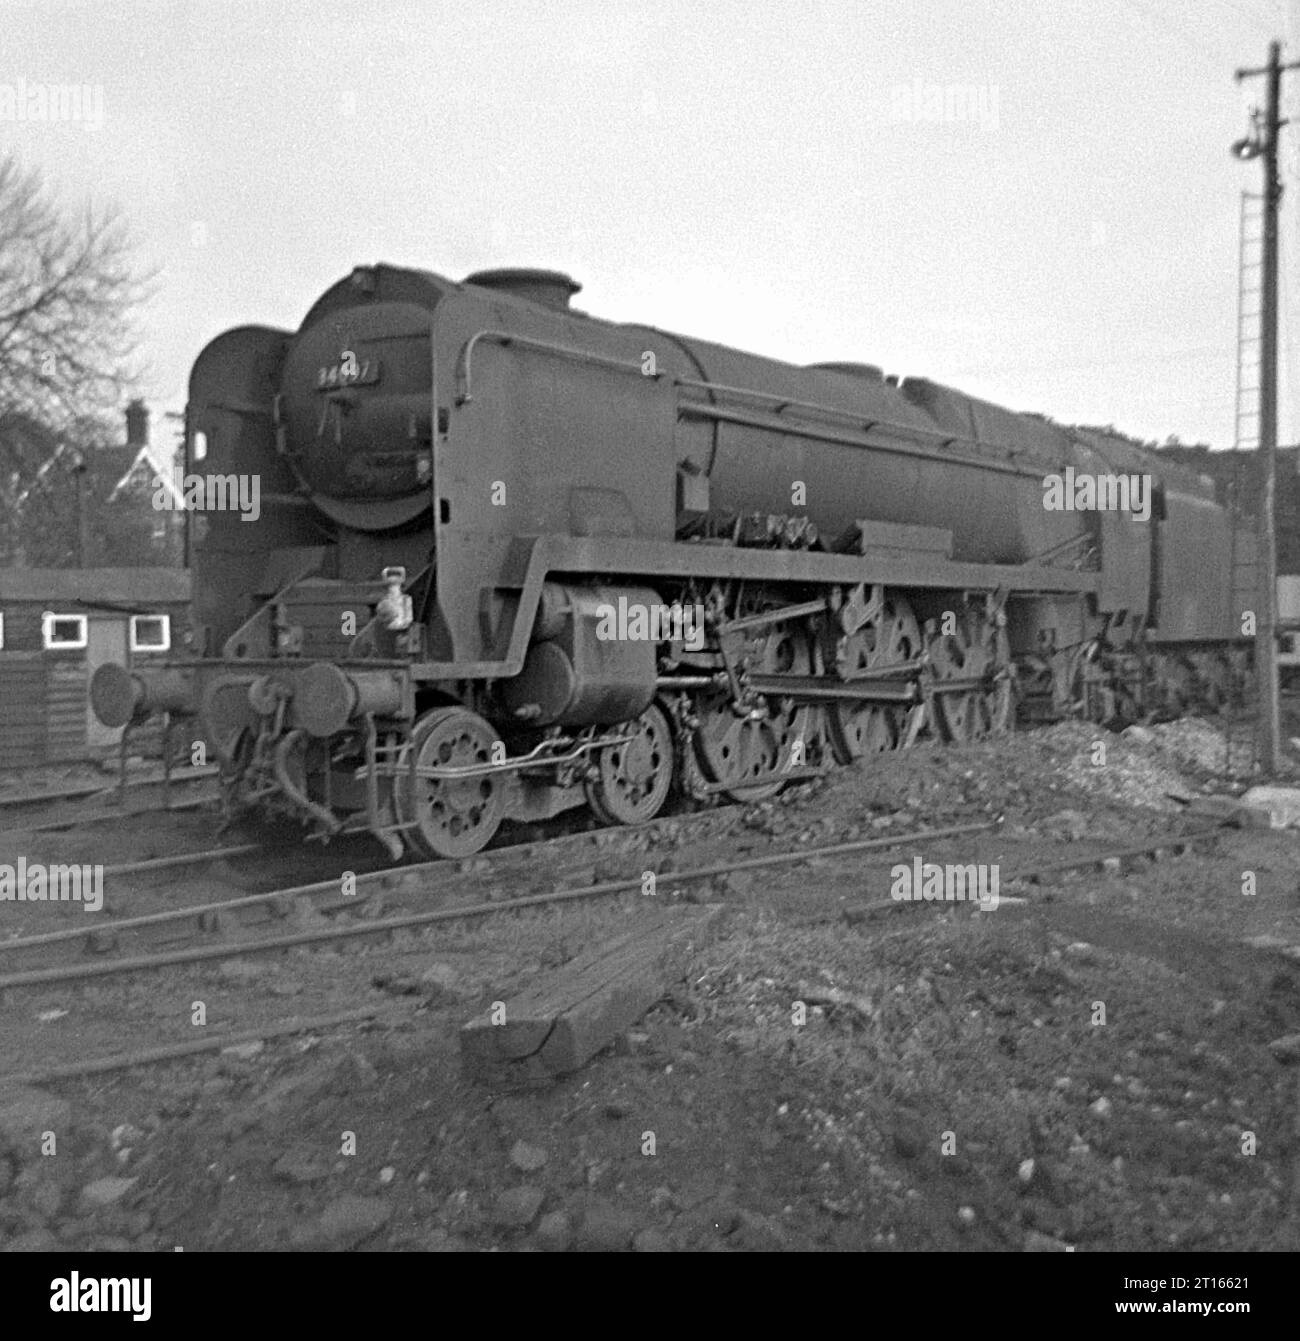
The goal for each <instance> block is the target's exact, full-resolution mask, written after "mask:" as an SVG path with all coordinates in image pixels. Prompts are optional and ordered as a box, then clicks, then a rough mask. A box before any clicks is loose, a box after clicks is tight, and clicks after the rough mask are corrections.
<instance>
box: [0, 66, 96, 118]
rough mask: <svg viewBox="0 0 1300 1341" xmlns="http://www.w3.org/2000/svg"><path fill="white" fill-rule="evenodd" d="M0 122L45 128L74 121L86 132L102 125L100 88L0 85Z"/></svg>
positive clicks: (23, 84) (86, 85)
mask: <svg viewBox="0 0 1300 1341" xmlns="http://www.w3.org/2000/svg"><path fill="white" fill-rule="evenodd" d="M0 121H29V122H35V123H37V124H48V123H49V122H52V121H55V122H58V121H75V122H79V123H80V124H81V125H83V126H85V128H86V129H87V130H98V129H99V128H100V127H101V126H102V125H103V124H104V86H103V84H29V83H28V82H27V80H25V79H22V78H19V79H18V81H17V82H16V83H13V84H0Z"/></svg>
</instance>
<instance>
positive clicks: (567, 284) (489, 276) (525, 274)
mask: <svg viewBox="0 0 1300 1341" xmlns="http://www.w3.org/2000/svg"><path fill="white" fill-rule="evenodd" d="M465 283H466V284H477V285H478V287H479V288H481V289H495V290H496V291H497V292H498V293H508V294H509V295H510V296H511V297H512V298H522V299H523V300H524V301H525V302H528V303H537V304H539V305H540V306H542V307H550V308H554V309H556V310H557V311H560V312H563V311H565V310H566V309H567V308H568V306H569V299H570V298H572V297H573V295H574V294H575V293H578V292H579V291H580V290H581V288H582V285H581V284H579V283H578V281H577V280H576V279H572V278H570V277H569V276H568V275H566V274H564V273H563V272H562V271H559V270H518V269H515V270H476V271H475V272H474V273H473V274H472V275H469V276H467V278H466V280H465Z"/></svg>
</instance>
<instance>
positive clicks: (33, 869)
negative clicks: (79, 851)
mask: <svg viewBox="0 0 1300 1341" xmlns="http://www.w3.org/2000/svg"><path fill="white" fill-rule="evenodd" d="M0 902H17V903H80V904H82V905H83V906H84V907H85V910H86V911H87V912H88V913H97V912H99V910H100V909H101V908H102V907H103V906H104V868H103V867H102V866H43V865H41V863H40V862H30V863H29V862H28V860H27V858H26V857H19V858H18V864H17V865H16V866H10V865H8V864H0Z"/></svg>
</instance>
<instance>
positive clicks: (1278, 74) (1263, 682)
mask: <svg viewBox="0 0 1300 1341" xmlns="http://www.w3.org/2000/svg"><path fill="white" fill-rule="evenodd" d="M1296 69H1300V62H1297V61H1293V62H1291V63H1290V64H1289V65H1283V64H1282V46H1281V43H1279V42H1270V43H1269V47H1268V64H1267V65H1265V66H1263V67H1261V68H1260V69H1256V70H1238V71H1237V81H1238V82H1239V83H1240V82H1241V80H1243V79H1253V78H1255V77H1257V76H1259V75H1264V76H1266V78H1267V90H1268V93H1267V103H1266V106H1265V111H1264V122H1263V126H1262V128H1261V127H1258V126H1257V128H1256V132H1255V134H1254V135H1252V136H1248V137H1247V138H1246V139H1243V140H1238V141H1237V143H1236V144H1235V145H1233V147H1232V151H1233V153H1234V154H1235V155H1236V156H1237V157H1238V158H1240V159H1249V158H1262V159H1263V161H1264V258H1263V261H1264V264H1263V275H1262V279H1263V295H1262V304H1261V311H1260V333H1259V334H1260V341H1259V350H1260V368H1259V454H1260V477H1261V478H1260V493H1259V497H1260V516H1259V555H1258V559H1257V564H1258V577H1259V596H1258V601H1257V604H1258V606H1259V609H1258V610H1257V611H1256V612H1255V675H1256V682H1257V684H1258V685H1259V759H1260V766H1261V767H1262V768H1263V770H1264V773H1265V774H1266V775H1267V776H1269V777H1273V776H1275V775H1276V773H1277V768H1278V761H1279V758H1280V755H1281V740H1280V732H1279V720H1278V717H1279V713H1278V676H1277V537H1276V535H1275V526H1274V516H1273V513H1274V495H1275V493H1276V489H1277V212H1278V207H1279V205H1280V204H1281V201H1282V181H1281V178H1280V177H1279V176H1278V171H1277V140H1278V132H1279V131H1280V130H1281V129H1282V127H1283V125H1284V124H1285V122H1284V121H1283V120H1282V117H1281V113H1280V111H1279V104H1280V102H1281V92H1282V72H1283V70H1296ZM1260 129H1262V131H1263V134H1262V138H1261V136H1260V133H1259V131H1260Z"/></svg>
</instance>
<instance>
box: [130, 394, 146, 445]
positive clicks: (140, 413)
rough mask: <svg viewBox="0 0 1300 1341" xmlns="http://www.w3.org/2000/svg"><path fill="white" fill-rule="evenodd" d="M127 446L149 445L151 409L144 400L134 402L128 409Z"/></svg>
mask: <svg viewBox="0 0 1300 1341" xmlns="http://www.w3.org/2000/svg"><path fill="white" fill-rule="evenodd" d="M126 445H127V446H128V447H147V446H148V445H149V407H148V406H147V405H146V404H145V403H144V401H142V400H139V399H137V400H133V401H132V402H131V403H130V404H129V405H128V406H127V407H126Z"/></svg>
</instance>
